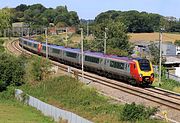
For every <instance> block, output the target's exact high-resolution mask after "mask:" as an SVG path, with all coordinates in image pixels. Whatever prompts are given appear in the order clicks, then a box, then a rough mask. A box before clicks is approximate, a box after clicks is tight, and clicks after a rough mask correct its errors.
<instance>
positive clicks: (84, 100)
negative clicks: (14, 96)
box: [21, 76, 160, 123]
mask: <svg viewBox="0 0 180 123" xmlns="http://www.w3.org/2000/svg"><path fill="white" fill-rule="evenodd" d="M21 89H22V90H24V91H25V92H27V93H28V94H30V95H33V96H35V97H37V98H39V99H41V100H43V101H45V102H47V103H50V104H52V105H55V106H56V107H59V108H63V109H66V110H69V111H72V112H74V113H76V114H78V115H80V116H82V117H85V118H87V119H89V120H91V121H93V122H97V123H104V122H105V123H120V122H123V121H122V119H123V118H125V119H127V115H128V117H131V116H133V117H134V114H136V116H135V117H141V118H142V119H143V118H145V117H146V116H148V115H149V113H148V112H151V111H152V109H145V110H144V109H143V108H142V107H141V106H137V107H136V109H137V110H133V108H132V107H131V108H128V109H129V113H130V114H129V113H127V112H128V110H124V109H123V108H124V105H120V104H116V103H113V102H112V101H111V100H109V99H108V98H107V97H104V96H102V95H99V94H98V93H97V91H96V90H95V89H94V88H91V87H88V86H86V85H84V84H82V83H80V82H78V81H77V80H75V79H74V78H71V77H68V76H61V77H56V78H52V79H47V80H45V81H41V82H37V83H33V84H32V83H31V84H30V83H27V84H26V85H24V86H23V87H21ZM124 112H126V113H124ZM137 112H138V114H137ZM125 114H126V116H125ZM141 118H140V119H141ZM137 122H142V123H143V122H149V123H155V122H160V121H156V120H148V118H147V119H143V120H138V121H137Z"/></svg>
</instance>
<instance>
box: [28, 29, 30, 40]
mask: <svg viewBox="0 0 180 123" xmlns="http://www.w3.org/2000/svg"><path fill="white" fill-rule="evenodd" d="M28 39H30V35H29V28H28Z"/></svg>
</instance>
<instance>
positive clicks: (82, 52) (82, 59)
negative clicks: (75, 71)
mask: <svg viewBox="0 0 180 123" xmlns="http://www.w3.org/2000/svg"><path fill="white" fill-rule="evenodd" d="M80 30H81V65H82V82H84V51H83V38H84V37H83V28H80Z"/></svg>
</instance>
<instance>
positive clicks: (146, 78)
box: [135, 59, 154, 84]
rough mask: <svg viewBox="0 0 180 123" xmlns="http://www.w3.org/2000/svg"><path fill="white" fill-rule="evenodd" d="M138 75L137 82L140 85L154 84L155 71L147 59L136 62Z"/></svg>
mask: <svg viewBox="0 0 180 123" xmlns="http://www.w3.org/2000/svg"><path fill="white" fill-rule="evenodd" d="M135 62H136V65H137V71H138V75H137V76H136V77H137V78H136V80H137V81H138V83H139V84H152V83H153V81H154V71H153V66H152V63H151V62H150V61H149V60H147V59H138V60H136V61H135Z"/></svg>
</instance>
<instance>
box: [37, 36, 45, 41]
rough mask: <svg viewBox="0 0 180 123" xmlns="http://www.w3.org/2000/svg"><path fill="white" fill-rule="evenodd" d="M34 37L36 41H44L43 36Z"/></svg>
mask: <svg viewBox="0 0 180 123" xmlns="http://www.w3.org/2000/svg"><path fill="white" fill-rule="evenodd" d="M34 39H35V40H36V41H40V42H45V36H41V35H38V36H36V37H35V38H34Z"/></svg>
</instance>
